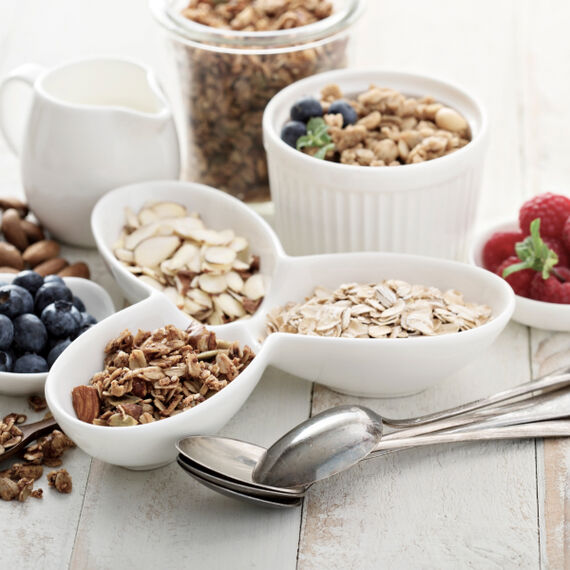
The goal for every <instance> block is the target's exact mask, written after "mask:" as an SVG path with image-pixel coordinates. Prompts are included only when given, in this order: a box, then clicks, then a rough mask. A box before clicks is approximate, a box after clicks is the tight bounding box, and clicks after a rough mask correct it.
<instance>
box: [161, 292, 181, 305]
mask: <svg viewBox="0 0 570 570" xmlns="http://www.w3.org/2000/svg"><path fill="white" fill-rule="evenodd" d="M163 293H164V294H165V295H166V296H167V297H168V299H170V301H172V303H174V304H175V305H176V306H177V307H178V308H181V307H182V306H183V305H184V303H182V306H180V307H179V305H178V301H179V297H178V291H177V290H176V289H175V288H174V287H166V288H165V289H164V291H163Z"/></svg>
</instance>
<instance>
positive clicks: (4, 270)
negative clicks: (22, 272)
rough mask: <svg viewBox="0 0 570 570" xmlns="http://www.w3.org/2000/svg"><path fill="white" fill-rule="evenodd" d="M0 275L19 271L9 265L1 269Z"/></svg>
mask: <svg viewBox="0 0 570 570" xmlns="http://www.w3.org/2000/svg"><path fill="white" fill-rule="evenodd" d="M0 273H18V270H17V269H14V268H13V267H8V266H7V265H2V266H1V267H0Z"/></svg>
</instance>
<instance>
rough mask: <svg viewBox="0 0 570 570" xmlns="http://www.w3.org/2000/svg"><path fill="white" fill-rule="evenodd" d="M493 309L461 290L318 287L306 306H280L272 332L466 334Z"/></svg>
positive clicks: (392, 283)
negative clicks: (467, 298) (470, 300)
mask: <svg viewBox="0 0 570 570" xmlns="http://www.w3.org/2000/svg"><path fill="white" fill-rule="evenodd" d="M490 318H491V309H490V308H489V307H487V306H486V305H477V304H475V303H468V302H466V301H465V300H464V299H463V295H462V294H461V293H460V292H459V291H453V290H449V291H446V292H445V293H442V292H441V291H440V290H439V289H437V288H435V287H427V286H425V285H410V284H409V283H406V282H405V281H397V280H388V281H382V282H381V283H370V284H358V283H347V284H344V285H341V286H340V287H339V288H338V289H336V290H335V291H329V290H328V289H325V288H323V287H316V288H315V290H314V292H313V294H312V296H310V297H308V298H306V299H305V302H303V303H288V304H287V305H285V306H284V307H275V308H274V309H272V310H271V311H269V313H268V315H267V325H266V332H267V334H271V333H274V332H287V333H294V334H304V335H312V336H327V337H343V338H408V337H413V336H433V335H440V334H449V333H457V332H461V331H465V330H468V329H472V328H475V327H477V326H480V325H482V324H484V323H486V322H487V321H488V320H489V319H490Z"/></svg>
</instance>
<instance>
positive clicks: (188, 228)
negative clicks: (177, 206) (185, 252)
mask: <svg viewBox="0 0 570 570" xmlns="http://www.w3.org/2000/svg"><path fill="white" fill-rule="evenodd" d="M171 225H172V229H173V230H174V233H175V234H177V235H179V236H180V237H183V238H186V239H193V240H194V241H199V240H197V239H196V238H194V237H193V232H195V231H197V230H203V229H204V222H203V221H202V220H201V219H200V218H194V217H193V216H187V217H185V218H177V219H175V220H172V222H171Z"/></svg>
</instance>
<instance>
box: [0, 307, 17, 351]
mask: <svg viewBox="0 0 570 570" xmlns="http://www.w3.org/2000/svg"><path fill="white" fill-rule="evenodd" d="M12 340H14V325H13V324H12V321H11V320H10V319H9V318H8V317H7V316H6V315H0V350H6V349H8V348H10V345H11V344H12Z"/></svg>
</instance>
